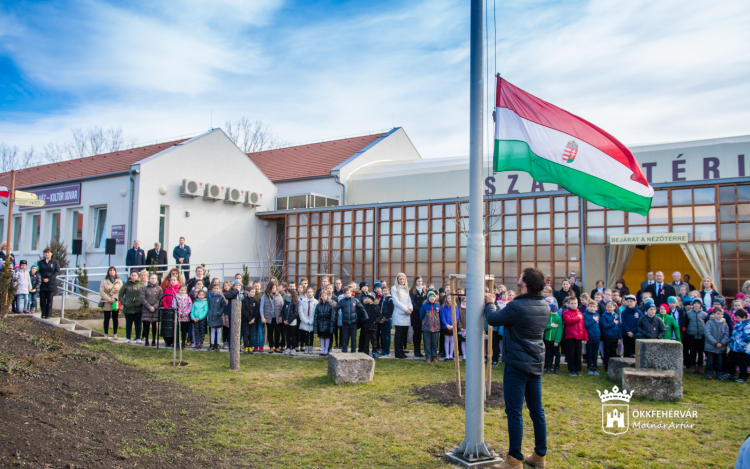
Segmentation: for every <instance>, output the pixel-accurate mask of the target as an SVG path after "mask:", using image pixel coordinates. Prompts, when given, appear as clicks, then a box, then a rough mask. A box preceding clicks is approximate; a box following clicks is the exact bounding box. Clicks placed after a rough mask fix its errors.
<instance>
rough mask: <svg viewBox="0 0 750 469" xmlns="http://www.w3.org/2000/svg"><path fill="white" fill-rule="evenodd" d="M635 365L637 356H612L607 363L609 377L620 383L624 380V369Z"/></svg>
mask: <svg viewBox="0 0 750 469" xmlns="http://www.w3.org/2000/svg"><path fill="white" fill-rule="evenodd" d="M634 367H635V358H623V357H612V358H610V359H609V365H607V378H609V379H611V380H612V381H616V382H618V383H619V382H620V381H622V370H623V369H624V368H634Z"/></svg>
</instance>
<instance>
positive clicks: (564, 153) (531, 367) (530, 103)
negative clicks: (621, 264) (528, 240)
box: [485, 76, 654, 468]
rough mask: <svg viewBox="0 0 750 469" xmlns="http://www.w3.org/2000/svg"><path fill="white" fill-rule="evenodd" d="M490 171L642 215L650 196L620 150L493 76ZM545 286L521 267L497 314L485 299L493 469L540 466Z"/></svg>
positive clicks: (627, 155)
mask: <svg viewBox="0 0 750 469" xmlns="http://www.w3.org/2000/svg"><path fill="white" fill-rule="evenodd" d="M495 171H496V172H497V171H524V172H527V173H529V174H530V175H531V177H533V178H534V180H536V181H538V182H550V183H556V184H558V185H560V186H562V187H564V188H565V189H567V190H568V191H569V192H571V193H573V194H575V195H577V196H579V197H581V198H582V199H586V200H589V201H591V202H593V203H595V204H597V205H601V206H603V207H607V208H611V209H615V210H623V211H626V212H636V213H640V214H641V215H643V216H646V215H647V214H648V211H649V208H651V199H652V198H653V196H654V190H653V188H652V187H651V186H650V185H649V183H648V181H647V180H646V178H645V177H644V176H643V173H642V172H641V168H640V166H639V165H638V162H637V161H636V160H635V158H634V157H633V154H632V153H630V151H629V150H628V149H627V148H625V145H623V144H622V143H620V142H618V141H617V140H616V139H615V138H614V137H612V136H611V135H609V134H608V133H606V132H605V131H603V130H602V129H600V128H598V127H596V126H595V125H593V124H590V123H588V122H586V121H585V120H583V119H581V118H580V117H577V116H574V115H573V114H571V113H569V112H567V111H563V110H562V109H560V108H558V107H555V106H553V105H551V104H550V103H547V102H545V101H542V100H541V99H539V98H537V97H535V96H532V95H530V94H528V93H526V92H525V91H523V90H520V89H518V88H516V87H515V86H513V85H511V84H510V83H508V82H507V81H505V80H503V79H502V78H500V77H499V76H498V77H497V103H496V108H495ZM544 285H545V276H544V273H543V272H541V271H539V270H537V269H533V268H527V269H525V270H524V273H523V275H522V276H521V278H520V279H519V281H518V286H519V288H520V292H521V293H522V295H520V296H518V297H517V298H516V299H515V300H513V301H512V302H510V303H509V304H508V306H506V307H505V309H504V310H502V311H496V308H495V305H494V302H493V298H492V297H491V296H489V297H487V299H486V302H487V306H486V307H485V317H486V319H487V322H488V323H489V325H491V326H505V340H504V341H503V351H502V357H503V363H505V371H504V374H503V392H504V396H505V414H506V416H507V419H508V440H509V449H508V453H507V455H506V457H505V460H504V461H503V462H502V464H501V465H499V466H498V467H500V468H513V467H517V468H522V467H523V464H524V461H525V462H526V463H527V464H528V465H529V466H531V467H539V468H541V467H546V455H547V426H546V418H545V415H544V407H543V405H542V381H541V375H542V366H543V363H544V343H543V340H542V338H543V334H544V328H545V327H546V321H545V314H546V315H547V317H548V315H549V311H548V308H547V307H546V303H545V302H544V299H543V298H542V296H541V291H542V289H543V288H544ZM519 301H520V303H517V302H519ZM519 344H521V345H522V346H519ZM514 346H515V347H514ZM519 351H520V352H519ZM524 401H526V407H528V409H529V414H530V415H531V419H532V421H533V423H534V453H533V454H531V455H530V456H527V457H525V456H524V455H523V454H522V453H521V446H522V441H523V418H522V412H521V411H522V408H523V403H524Z"/></svg>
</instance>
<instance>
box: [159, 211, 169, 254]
mask: <svg viewBox="0 0 750 469" xmlns="http://www.w3.org/2000/svg"><path fill="white" fill-rule="evenodd" d="M166 232H167V207H166V206H165V205H162V206H161V207H159V244H161V247H162V249H167V245H166V244H165V243H164V238H166V237H167V236H166Z"/></svg>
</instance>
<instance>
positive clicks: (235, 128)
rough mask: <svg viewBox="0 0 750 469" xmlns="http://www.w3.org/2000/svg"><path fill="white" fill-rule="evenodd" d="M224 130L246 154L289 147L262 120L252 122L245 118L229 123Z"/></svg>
mask: <svg viewBox="0 0 750 469" xmlns="http://www.w3.org/2000/svg"><path fill="white" fill-rule="evenodd" d="M224 130H225V131H226V133H227V136H229V138H230V139H232V141H233V142H234V144H235V145H237V147H239V149H240V150H242V151H243V152H244V153H255V152H257V151H264V150H273V149H275V148H281V147H283V146H286V145H287V142H285V141H284V140H281V138H279V136H278V135H276V133H274V132H273V131H272V130H271V127H270V126H269V125H268V124H266V123H264V122H263V121H262V120H256V121H251V120H250V119H248V118H247V117H244V116H243V117H241V118H240V119H237V120H236V121H234V122H232V121H227V122H226V123H225V124H224Z"/></svg>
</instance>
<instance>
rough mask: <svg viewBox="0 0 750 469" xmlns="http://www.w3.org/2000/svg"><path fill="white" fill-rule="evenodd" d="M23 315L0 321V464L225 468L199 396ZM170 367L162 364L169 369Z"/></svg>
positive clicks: (88, 340)
mask: <svg viewBox="0 0 750 469" xmlns="http://www.w3.org/2000/svg"><path fill="white" fill-rule="evenodd" d="M89 342H90V339H86V338H84V337H81V336H79V335H77V334H74V333H71V332H68V331H65V330H62V329H60V328H55V327H52V326H50V325H47V324H44V323H42V322H40V321H36V320H33V319H29V318H17V317H16V318H11V319H9V320H6V321H0V467H10V466H12V465H16V466H23V467H32V468H42V467H44V468H47V467H54V468H57V467H61V468H62V467H87V468H89V467H107V468H130V467H182V468H199V467H206V466H207V465H210V466H211V467H225V466H228V465H229V463H230V461H227V460H226V459H222V458H220V457H218V456H217V455H216V454H215V453H214V452H213V451H212V450H206V449H204V448H197V447H196V446H197V444H196V443H197V442H198V441H199V440H200V437H201V435H202V433H201V432H203V431H205V428H206V426H205V422H201V421H200V420H199V418H200V414H201V412H202V411H205V409H204V405H201V404H200V403H201V402H202V400H201V399H200V398H199V397H198V396H196V395H195V394H193V393H191V392H190V391H186V390H185V389H181V388H179V387H178V386H176V385H174V384H172V383H169V382H166V381H163V380H159V379H155V378H154V377H150V376H148V375H146V374H145V373H144V372H142V371H140V370H137V369H135V368H132V367H130V366H127V365H124V364H123V363H121V362H119V361H117V360H115V359H113V358H111V357H110V356H109V355H107V354H106V353H100V352H94V351H92V350H90V349H89V348H86V347H85V344H87V343H89ZM170 365H171V363H170Z"/></svg>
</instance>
